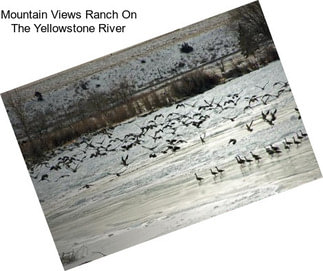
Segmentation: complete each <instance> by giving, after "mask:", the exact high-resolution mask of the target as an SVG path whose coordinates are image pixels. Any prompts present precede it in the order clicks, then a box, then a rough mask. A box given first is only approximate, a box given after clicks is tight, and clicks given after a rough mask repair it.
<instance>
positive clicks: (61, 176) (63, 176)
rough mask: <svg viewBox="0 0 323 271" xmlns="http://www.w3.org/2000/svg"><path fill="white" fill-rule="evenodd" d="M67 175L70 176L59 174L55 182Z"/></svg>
mask: <svg viewBox="0 0 323 271" xmlns="http://www.w3.org/2000/svg"><path fill="white" fill-rule="evenodd" d="M69 176H70V175H62V176H59V177H58V178H57V180H56V181H55V182H57V181H58V180H60V179H62V178H65V177H69Z"/></svg>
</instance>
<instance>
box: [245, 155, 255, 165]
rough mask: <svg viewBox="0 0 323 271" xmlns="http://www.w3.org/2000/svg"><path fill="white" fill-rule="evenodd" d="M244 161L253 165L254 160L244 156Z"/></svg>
mask: <svg viewBox="0 0 323 271" xmlns="http://www.w3.org/2000/svg"><path fill="white" fill-rule="evenodd" d="M244 160H245V161H246V162H248V163H251V162H252V161H253V160H252V159H248V158H247V157H245V156H244Z"/></svg>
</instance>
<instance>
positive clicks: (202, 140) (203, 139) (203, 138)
mask: <svg viewBox="0 0 323 271" xmlns="http://www.w3.org/2000/svg"><path fill="white" fill-rule="evenodd" d="M200 139H201V142H202V144H205V134H204V136H203V137H202V136H201V135H200Z"/></svg>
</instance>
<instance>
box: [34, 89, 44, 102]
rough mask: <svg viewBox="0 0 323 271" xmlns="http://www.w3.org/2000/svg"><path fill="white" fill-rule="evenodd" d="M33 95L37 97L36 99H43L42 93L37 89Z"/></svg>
mask: <svg viewBox="0 0 323 271" xmlns="http://www.w3.org/2000/svg"><path fill="white" fill-rule="evenodd" d="M35 97H37V100H38V101H43V100H44V99H43V95H42V94H41V93H40V92H39V91H36V92H35Z"/></svg>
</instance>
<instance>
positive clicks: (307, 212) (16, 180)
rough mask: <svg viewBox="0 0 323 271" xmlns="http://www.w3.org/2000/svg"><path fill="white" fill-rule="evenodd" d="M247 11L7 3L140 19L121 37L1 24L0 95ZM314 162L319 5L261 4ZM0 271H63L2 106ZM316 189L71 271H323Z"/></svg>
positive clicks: (178, 5) (305, 188)
mask: <svg viewBox="0 0 323 271" xmlns="http://www.w3.org/2000/svg"><path fill="white" fill-rule="evenodd" d="M247 2H249V1H239V0H222V1H215V0H212V1H204V0H199V1H195V2H194V1H171V0H163V1H130V0H128V1H125V0H123V1H120V0H119V1H114V2H111V3H107V1H96V0H92V1H90V2H89V1H76V0H73V1H62V0H59V1H55V2H53V1H51V2H48V1H47V2H45V1H40V0H38V1H36V0H32V1H15V0H10V1H9V0H3V1H2V3H1V9H8V8H9V9H13V10H29V9H36V10H37V9H51V8H53V9H69V10H83V9H86V8H92V9H97V10H105V9H112V8H115V9H119V10H120V9H123V8H128V9H132V10H135V11H137V12H138V15H139V18H138V20H137V21H135V22H132V23H130V24H128V26H127V30H128V32H127V33H126V34H123V35H120V36H118V35H114V36H107V37H104V36H102V35H93V36H91V37H89V36H87V35H84V36H82V35H74V36H73V35H51V34H49V35H46V36H40V35H26V34H25V35H24V34H22V35H13V34H12V33H11V29H10V30H9V27H8V25H7V22H4V21H2V20H0V33H1V37H2V38H1V51H0V61H1V62H0V69H1V73H0V74H1V92H3V91H6V90H10V89H12V88H14V87H17V86H20V85H23V84H25V83H29V82H32V81H34V80H37V79H40V78H42V77H45V76H48V75H51V74H53V73H55V72H60V71H62V70H64V69H67V68H70V67H73V66H75V65H78V64H81V63H84V62H86V61H89V60H92V59H94V58H97V57H100V56H103V55H105V54H108V53H111V52H114V51H116V50H119V49H122V48H126V47H128V46H130V45H134V44H136V43H138V42H140V41H145V40H147V39H150V38H152V37H156V36H158V35H161V34H164V33H167V32H169V31H172V30H175V29H177V28H179V27H183V26H186V25H188V24H191V23H194V22H197V21H199V20H202V19H205V18H208V17H211V16H213V15H216V14H219V13H221V12H224V11H227V10H229V9H231V8H234V7H238V6H240V5H242V4H245V3H247ZM260 3H261V5H262V7H263V10H264V13H265V16H266V19H267V22H268V25H269V27H270V29H271V32H272V36H273V38H274V41H275V44H276V46H277V49H278V52H279V55H280V58H281V60H282V63H283V67H284V69H285V72H286V74H287V78H288V80H289V82H290V84H291V87H292V90H293V93H294V96H295V99H296V103H297V105H298V107H299V108H300V111H301V113H302V117H303V121H304V123H305V126H306V129H307V132H308V133H309V135H310V139H311V143H312V146H313V149H314V151H315V154H316V156H317V159H318V162H319V164H320V166H321V168H322V166H323V146H322V138H323V131H322V121H321V115H322V97H323V94H322V92H323V90H322V86H321V85H322V83H321V78H322V66H321V65H322V64H321V63H323V59H322V54H321V48H322V35H321V26H322V23H321V22H322V15H321V11H322V9H321V6H320V1H318V0H317V1H314V0H309V1H292V0H288V1H272V0H262V1H260ZM0 119H1V132H0V136H1V138H0V159H1V160H0V165H1V171H0V172H1V173H0V174H1V175H0V176H1V179H0V180H1V188H0V193H1V194H0V201H1V202H0V206H1V210H0V211H1V223H0V225H1V228H0V229H1V230H0V234H1V235H0V240H1V242H0V249H1V252H0V256H1V262H0V268H1V269H2V270H33V271H38V270H39V271H43V270H47V271H51V270H63V268H62V266H61V264H60V262H59V259H58V255H57V252H56V248H55V245H54V242H53V240H52V238H51V235H50V233H49V229H48V227H47V224H46V220H45V219H44V216H43V213H42V210H41V207H40V205H39V203H38V200H37V196H36V194H35V191H34V188H33V186H32V183H31V181H30V178H29V176H28V173H27V170H26V167H25V165H24V161H23V159H22V156H21V153H20V150H19V147H18V145H17V142H16V140H15V137H14V134H13V131H12V128H11V126H10V123H9V121H8V118H7V115H6V112H5V109H4V107H3V105H2V103H1V105H0ZM322 192H323V184H322V179H320V180H318V181H315V182H312V183H309V184H306V185H302V186H300V187H298V188H295V189H292V190H290V191H288V192H285V193H282V194H280V195H278V196H274V197H271V198H268V199H265V200H262V201H260V202H257V203H253V204H250V205H248V206H245V207H243V208H239V209H237V210H234V211H231V212H228V213H226V214H223V215H220V216H218V217H215V218H212V219H208V220H206V221H203V222H200V223H198V224H195V225H192V226H190V227H187V228H185V229H182V230H179V231H176V232H173V233H170V234H167V235H164V236H162V237H159V238H156V239H154V240H152V241H149V242H145V243H143V244H140V245H137V246H135V247H132V248H130V249H126V250H123V251H120V252H118V253H115V254H113V255H110V256H108V257H104V258H102V259H100V260H96V261H94V262H92V263H89V264H86V265H84V266H80V267H77V268H75V269H74V270H96V271H99V270H114V271H116V270H221V271H223V270H248V271H252V270H257V271H259V270H262V271H265V270H270V271H272V270H293V271H295V270H302V271H303V270H311V271H312V270H323V262H322V260H321V252H322V244H323V234H322V229H323V219H322V216H323V215H322V213H323V212H322V206H323V197H322Z"/></svg>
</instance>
